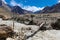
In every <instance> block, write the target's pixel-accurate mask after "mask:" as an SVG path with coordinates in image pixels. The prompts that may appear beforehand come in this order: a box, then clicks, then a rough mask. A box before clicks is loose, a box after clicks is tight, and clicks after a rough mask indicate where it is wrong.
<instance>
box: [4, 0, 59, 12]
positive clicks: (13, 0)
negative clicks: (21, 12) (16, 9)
mask: <svg viewBox="0 0 60 40" xmlns="http://www.w3.org/2000/svg"><path fill="white" fill-rule="evenodd" d="M3 1H4V2H5V3H6V4H9V5H11V6H15V5H18V6H20V7H21V8H23V9H26V10H29V11H33V12H34V11H37V10H42V9H43V8H44V7H45V6H52V5H54V4H57V3H59V2H60V0H3Z"/></svg>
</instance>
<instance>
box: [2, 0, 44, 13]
mask: <svg viewBox="0 0 60 40" xmlns="http://www.w3.org/2000/svg"><path fill="white" fill-rule="evenodd" d="M2 1H3V2H4V3H6V2H5V0H2ZM6 4H7V3H6ZM10 5H12V6H16V5H17V6H20V7H21V8H23V9H25V10H28V11H33V12H35V11H38V10H42V9H43V8H44V7H42V8H40V7H36V6H24V5H23V4H21V3H17V2H15V0H11V1H10Z"/></svg>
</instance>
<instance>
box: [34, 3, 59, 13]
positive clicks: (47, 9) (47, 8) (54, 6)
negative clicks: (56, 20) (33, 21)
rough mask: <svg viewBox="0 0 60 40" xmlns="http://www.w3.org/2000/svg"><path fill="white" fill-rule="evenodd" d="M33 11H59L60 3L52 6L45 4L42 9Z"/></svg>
mask: <svg viewBox="0 0 60 40" xmlns="http://www.w3.org/2000/svg"><path fill="white" fill-rule="evenodd" d="M35 13H60V3H58V4H55V5H53V6H51V7H50V6H46V7H45V8H44V9H43V10H39V11H37V12H35Z"/></svg>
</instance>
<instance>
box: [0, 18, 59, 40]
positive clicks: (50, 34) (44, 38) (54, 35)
mask: <svg viewBox="0 0 60 40" xmlns="http://www.w3.org/2000/svg"><path fill="white" fill-rule="evenodd" d="M1 24H5V25H7V26H11V27H13V21H12V20H2V19H0V25H1ZM30 28H31V29H30ZM38 28H39V26H36V25H25V24H21V23H18V22H16V21H14V31H16V32H21V31H22V32H23V33H22V34H24V35H26V36H29V35H32V34H33V33H34V32H35V31H36V30H38ZM24 35H23V36H24ZM20 36H21V35H20ZM23 36H21V37H23ZM11 40H13V39H11ZM15 40H18V39H15ZM26 40H60V30H46V31H38V32H37V33H36V34H35V35H33V36H31V37H29V38H28V39H26Z"/></svg>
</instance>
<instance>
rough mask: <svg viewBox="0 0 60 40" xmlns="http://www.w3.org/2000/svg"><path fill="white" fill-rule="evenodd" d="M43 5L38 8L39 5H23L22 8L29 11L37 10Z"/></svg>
mask: <svg viewBox="0 0 60 40" xmlns="http://www.w3.org/2000/svg"><path fill="white" fill-rule="evenodd" d="M43 8H44V7H42V8H40V7H36V6H24V7H23V9H26V10H29V11H33V12H35V11H38V10H42V9H43Z"/></svg>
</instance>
